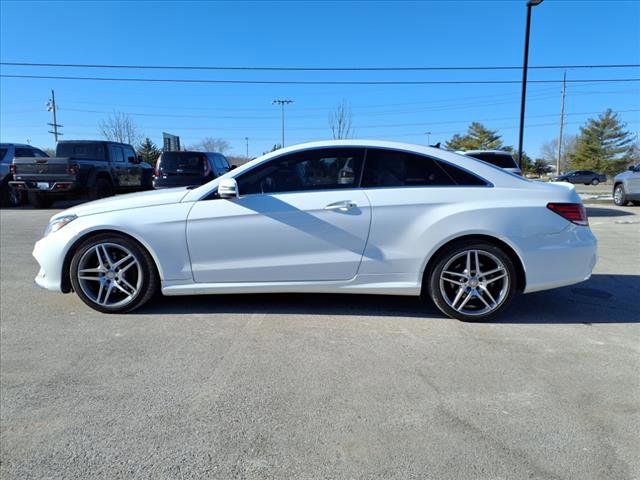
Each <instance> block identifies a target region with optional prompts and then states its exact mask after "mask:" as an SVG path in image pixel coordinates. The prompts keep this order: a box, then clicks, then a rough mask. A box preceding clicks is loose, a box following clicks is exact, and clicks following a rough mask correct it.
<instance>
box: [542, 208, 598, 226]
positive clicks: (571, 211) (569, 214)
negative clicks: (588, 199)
mask: <svg viewBox="0 0 640 480" xmlns="http://www.w3.org/2000/svg"><path fill="white" fill-rule="evenodd" d="M547 208H548V209H549V210H551V211H552V212H554V213H557V214H558V215H560V216H561V217H562V218H566V219H567V220H569V221H570V222H571V223H575V224H576V225H582V226H585V227H586V226H587V225H589V219H588V218H587V210H586V209H585V208H584V205H582V204H581V203H547Z"/></svg>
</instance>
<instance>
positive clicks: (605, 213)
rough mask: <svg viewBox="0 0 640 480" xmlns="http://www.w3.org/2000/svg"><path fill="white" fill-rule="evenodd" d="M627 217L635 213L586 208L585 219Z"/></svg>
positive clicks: (612, 209) (611, 209)
mask: <svg viewBox="0 0 640 480" xmlns="http://www.w3.org/2000/svg"><path fill="white" fill-rule="evenodd" d="M627 215H635V213H633V212H629V211H628V210H617V209H614V208H598V207H587V217H625V216H627Z"/></svg>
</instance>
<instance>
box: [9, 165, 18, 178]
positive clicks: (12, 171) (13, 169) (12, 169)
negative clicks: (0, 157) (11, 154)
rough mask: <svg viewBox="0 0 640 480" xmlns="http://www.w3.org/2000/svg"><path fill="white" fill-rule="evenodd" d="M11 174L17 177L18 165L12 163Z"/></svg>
mask: <svg viewBox="0 0 640 480" xmlns="http://www.w3.org/2000/svg"><path fill="white" fill-rule="evenodd" d="M9 173H11V175H15V173H16V164H15V163H12V164H11V165H9Z"/></svg>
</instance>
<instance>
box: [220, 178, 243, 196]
mask: <svg viewBox="0 0 640 480" xmlns="http://www.w3.org/2000/svg"><path fill="white" fill-rule="evenodd" d="M218 196H219V197H220V198H238V197H239V196H240V192H238V182H236V179H235V178H223V179H222V180H220V183H219V184H218Z"/></svg>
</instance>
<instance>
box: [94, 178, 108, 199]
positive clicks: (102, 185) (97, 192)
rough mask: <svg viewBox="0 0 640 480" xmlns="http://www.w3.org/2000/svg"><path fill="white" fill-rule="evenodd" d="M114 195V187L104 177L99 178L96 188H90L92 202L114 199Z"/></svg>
mask: <svg viewBox="0 0 640 480" xmlns="http://www.w3.org/2000/svg"><path fill="white" fill-rule="evenodd" d="M113 194H114V192H113V185H112V184H111V182H110V181H109V180H107V179H106V178H104V177H100V178H98V179H97V180H96V183H95V184H94V186H93V187H90V188H89V199H90V200H99V199H101V198H107V197H112V196H113Z"/></svg>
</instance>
